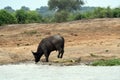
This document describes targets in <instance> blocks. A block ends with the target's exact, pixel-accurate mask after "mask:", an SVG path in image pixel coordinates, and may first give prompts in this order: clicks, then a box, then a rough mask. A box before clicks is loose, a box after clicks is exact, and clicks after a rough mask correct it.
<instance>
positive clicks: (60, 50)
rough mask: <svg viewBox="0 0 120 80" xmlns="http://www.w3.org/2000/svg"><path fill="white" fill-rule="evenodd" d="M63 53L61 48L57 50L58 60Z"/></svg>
mask: <svg viewBox="0 0 120 80" xmlns="http://www.w3.org/2000/svg"><path fill="white" fill-rule="evenodd" d="M63 53H64V50H63V49H62V48H60V49H59V53H58V58H62V57H63Z"/></svg>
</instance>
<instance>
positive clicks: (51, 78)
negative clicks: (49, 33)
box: [0, 63, 120, 80]
mask: <svg viewBox="0 0 120 80" xmlns="http://www.w3.org/2000/svg"><path fill="white" fill-rule="evenodd" d="M0 80H120V66H112V67H109V66H107V67H104V66H101V67H100V66H97V67H94V66H78V65H77V66H52V65H51V66H49V65H40V64H38V65H36V64H32V63H31V64H17V65H2V66H0Z"/></svg>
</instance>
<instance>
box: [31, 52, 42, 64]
mask: <svg viewBox="0 0 120 80" xmlns="http://www.w3.org/2000/svg"><path fill="white" fill-rule="evenodd" d="M31 52H32V54H33V56H34V58H35V63H37V62H38V61H39V60H40V55H39V53H37V52H33V51H31Z"/></svg>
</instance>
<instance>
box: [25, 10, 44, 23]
mask: <svg viewBox="0 0 120 80" xmlns="http://www.w3.org/2000/svg"><path fill="white" fill-rule="evenodd" d="M35 22H37V23H39V22H42V17H41V16H40V14H39V13H37V12H36V11H28V12H27V20H26V23H35Z"/></svg>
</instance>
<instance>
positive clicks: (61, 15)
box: [54, 11, 69, 23]
mask: <svg viewBox="0 0 120 80" xmlns="http://www.w3.org/2000/svg"><path fill="white" fill-rule="evenodd" d="M68 15H69V13H68V12H67V11H59V12H56V13H55V16H54V18H55V22H59V23H60V22H65V21H67V18H68Z"/></svg>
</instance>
